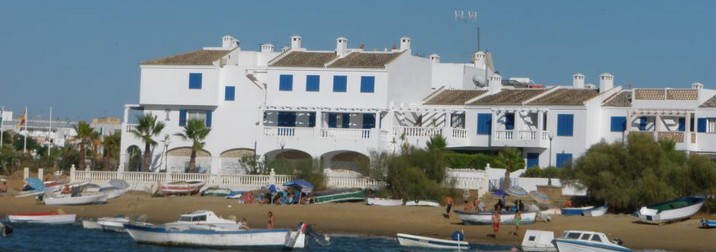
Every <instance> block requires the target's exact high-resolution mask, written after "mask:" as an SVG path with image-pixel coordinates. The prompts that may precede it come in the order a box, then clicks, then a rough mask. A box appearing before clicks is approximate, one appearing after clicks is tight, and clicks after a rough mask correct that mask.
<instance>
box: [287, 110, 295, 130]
mask: <svg viewBox="0 0 716 252" xmlns="http://www.w3.org/2000/svg"><path fill="white" fill-rule="evenodd" d="M287 118H288V126H289V127H296V112H288V116H287Z"/></svg>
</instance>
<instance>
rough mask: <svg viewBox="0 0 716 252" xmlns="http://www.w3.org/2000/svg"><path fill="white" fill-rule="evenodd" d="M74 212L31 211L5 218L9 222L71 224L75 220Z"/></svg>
mask: <svg viewBox="0 0 716 252" xmlns="http://www.w3.org/2000/svg"><path fill="white" fill-rule="evenodd" d="M76 217H77V215H75V214H57V213H32V214H11V215H8V216H7V218H8V220H9V221H10V222H11V223H37V224H58V225H61V224H72V223H74V222H75V218H76Z"/></svg>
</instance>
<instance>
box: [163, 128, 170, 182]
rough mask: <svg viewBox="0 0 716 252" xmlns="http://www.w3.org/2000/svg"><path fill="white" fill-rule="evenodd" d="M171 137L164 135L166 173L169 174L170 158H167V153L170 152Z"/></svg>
mask: <svg viewBox="0 0 716 252" xmlns="http://www.w3.org/2000/svg"><path fill="white" fill-rule="evenodd" d="M169 142H170V141H169V135H164V172H166V173H169V169H167V168H168V166H169V163H168V162H169V157H167V152H168V150H169Z"/></svg>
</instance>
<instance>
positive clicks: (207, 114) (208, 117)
mask: <svg viewBox="0 0 716 252" xmlns="http://www.w3.org/2000/svg"><path fill="white" fill-rule="evenodd" d="M206 127H208V128H211V110H207V111H206Z"/></svg>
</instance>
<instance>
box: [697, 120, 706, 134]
mask: <svg viewBox="0 0 716 252" xmlns="http://www.w3.org/2000/svg"><path fill="white" fill-rule="evenodd" d="M696 130H697V132H706V118H699V120H698V125H697V129H696Z"/></svg>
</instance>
